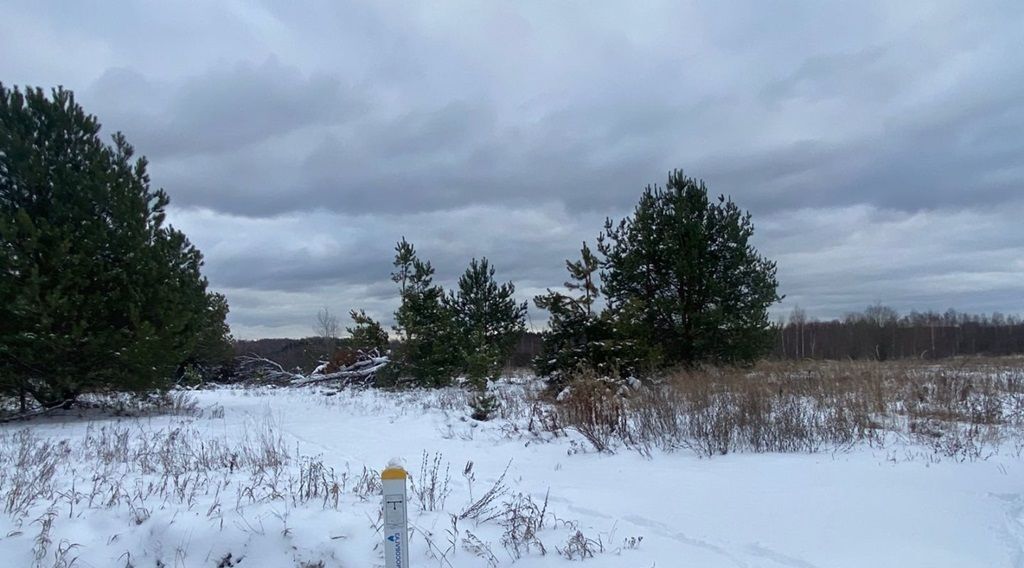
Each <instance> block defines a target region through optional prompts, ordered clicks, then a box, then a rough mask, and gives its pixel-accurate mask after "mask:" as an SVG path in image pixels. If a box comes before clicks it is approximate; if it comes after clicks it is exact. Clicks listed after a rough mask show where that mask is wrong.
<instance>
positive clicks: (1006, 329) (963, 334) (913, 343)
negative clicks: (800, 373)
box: [772, 304, 1024, 361]
mask: <svg viewBox="0 0 1024 568" xmlns="http://www.w3.org/2000/svg"><path fill="white" fill-rule="evenodd" d="M1018 353H1024V320H1022V319H1021V318H1020V317H1017V316H1014V315H1003V314H1000V313H998V312H997V313H993V314H991V315H986V314H968V313H963V312H957V311H956V310H952V309H950V310H948V311H946V312H944V313H937V312H917V311H912V312H910V313H908V314H905V315H900V314H899V313H898V312H897V311H896V310H895V309H893V308H891V307H888V306H883V305H880V304H876V305H873V306H869V307H868V308H866V309H865V310H864V311H863V312H858V313H850V314H847V315H846V316H844V317H843V318H842V319H833V320H828V321H818V320H815V319H808V317H807V315H806V312H805V311H804V310H802V309H800V308H799V307H797V308H794V309H793V311H792V312H791V313H790V314H789V316H788V317H785V318H782V319H780V320H779V321H778V322H777V324H776V326H775V345H774V347H773V349H772V356H773V357H776V358H781V359H875V360H881V361H885V360H889V359H903V358H911V357H912V358H921V359H938V358H944V357H958V356H964V355H1010V354H1018Z"/></svg>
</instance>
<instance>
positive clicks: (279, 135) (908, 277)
mask: <svg viewBox="0 0 1024 568" xmlns="http://www.w3.org/2000/svg"><path fill="white" fill-rule="evenodd" d="M1022 27H1024V5H1021V4H1020V3H1019V2H1010V1H1007V2H999V1H994V2H980V3H978V2H966V1H964V2H950V3H944V4H942V5H934V4H932V3H914V2H905V3H904V2H901V3H892V2H882V1H881V0H879V1H878V2H863V3H850V4H848V5H840V4H836V3H820V2H810V1H809V2H793V3H787V4H785V5H778V4H771V5H769V4H766V3H762V2H750V3H746V4H744V5H742V6H741V5H736V4H727V3H712V2H709V3H695V4H684V3H677V2H663V3H662V2H655V3H643V4H639V5H636V6H623V5H615V4H607V5H602V4H592V5H588V6H587V7H586V9H584V10H580V9H579V7H573V6H570V5H557V4H550V3H537V4H522V5H515V6H509V5H500V4H484V5H481V4H477V3H467V4H465V5H458V4H448V5H445V6H443V7H438V6H432V7H427V6H409V5H407V4H399V3H392V2H388V1H385V2H373V3H365V2H336V1H328V0H323V1H312V2H308V3H303V4H302V5H298V4H294V3H280V2H262V3H261V2H256V3H245V4H243V3H223V2H215V1H212V0H210V1H199V2H192V3H189V4H188V5H187V6H175V7H171V6H165V5H163V4H160V3H150V2H130V1H129V2H118V3H115V4H107V5H104V6H103V7H100V8H97V7H96V6H85V5H81V6H80V5H77V4H66V3H63V2H22V1H19V0H15V1H14V2H11V3H10V4H9V5H8V6H7V7H6V8H5V17H4V18H2V19H0V52H2V53H5V54H8V55H9V56H8V57H4V58H2V59H0V79H2V80H3V81H4V82H5V83H16V84H24V83H28V84H40V85H44V86H47V85H55V84H64V85H65V86H67V87H69V88H73V89H74V90H75V91H76V93H77V94H78V96H79V100H80V101H81V102H82V103H83V104H84V105H85V106H86V108H87V109H88V110H89V111H90V112H94V113H96V114H97V115H98V116H99V117H100V119H101V121H102V122H103V124H104V125H105V127H106V131H108V132H112V131H114V130H123V131H124V132H125V133H126V135H127V136H128V138H129V140H131V141H132V142H133V143H134V144H135V146H136V148H137V150H138V151H139V152H140V153H141V154H145V155H147V156H148V157H149V158H150V159H151V174H152V178H153V180H154V183H155V184H156V185H159V186H162V187H164V188H166V189H167V190H168V191H169V193H170V195H171V198H172V202H173V204H174V206H175V208H174V210H173V211H172V214H171V219H172V221H174V223H175V224H177V225H179V226H181V227H182V228H184V229H185V230H186V231H187V232H188V233H189V235H190V236H191V237H192V238H193V240H194V241H195V242H196V243H198V244H199V245H200V247H201V248H202V249H203V250H204V252H205V253H206V257H207V266H206V271H207V274H208V275H209V277H210V279H211V282H212V283H213V284H214V286H215V287H217V288H219V289H221V290H224V291H225V292H226V293H228V297H229V300H230V301H231V304H232V320H231V321H232V324H233V326H234V327H235V329H236V332H237V333H239V334H240V335H246V336H256V335H275V334H303V333H306V331H307V328H308V322H307V321H306V320H307V319H308V318H309V316H310V314H312V313H314V312H315V311H316V309H317V308H318V307H319V306H321V305H324V304H330V305H332V306H335V307H336V308H337V309H338V310H341V309H348V307H367V308H368V309H370V310H371V311H376V312H379V313H378V314H377V315H379V316H382V317H387V315H388V313H389V312H390V310H391V309H393V304H394V297H393V293H392V291H390V283H389V282H388V281H387V274H388V272H389V271H390V257H391V247H392V246H393V243H394V241H395V240H396V239H397V238H399V237H400V236H402V235H405V236H407V237H409V238H410V240H413V241H414V242H416V243H417V245H418V246H419V247H420V248H421V249H422V251H423V252H424V254H426V255H427V256H429V257H430V258H431V260H433V261H434V263H435V265H437V266H438V270H439V277H440V278H441V279H442V280H444V281H447V282H450V281H453V280H454V278H455V277H456V276H457V274H458V273H459V272H460V271H461V270H462V268H463V267H464V266H465V263H466V262H467V261H468V259H469V258H471V257H472V256H483V255H486V256H488V257H490V258H492V260H494V261H495V263H496V264H497V266H498V269H499V271H500V272H501V274H502V275H503V277H505V278H510V279H513V280H515V281H516V282H517V283H518V284H519V287H520V290H521V291H522V292H523V296H524V297H526V296H528V295H529V294H532V293H534V292H537V291H540V290H543V289H544V288H545V287H547V286H554V285H557V284H559V283H560V282H561V281H562V280H563V279H564V276H563V274H562V271H563V265H562V260H563V259H564V258H566V257H567V256H570V255H572V254H574V253H575V251H576V250H577V249H578V247H579V241H580V240H582V239H588V240H592V239H593V237H594V236H595V235H596V234H597V232H598V231H599V230H600V227H601V221H602V219H603V218H604V216H605V215H611V216H616V217H618V216H621V215H623V214H625V213H627V212H628V211H629V210H630V208H631V207H632V205H633V203H634V202H635V200H636V197H637V195H638V194H639V192H640V190H641V189H642V188H643V187H644V186H645V185H647V184H648V183H661V182H662V181H663V180H664V178H665V174H666V172H667V171H668V170H670V169H671V168H674V167H683V168H685V169H686V170H687V172H688V173H689V174H691V175H694V176H699V177H702V178H704V179H705V180H706V181H707V182H708V185H709V187H710V188H711V190H712V191H713V192H716V193H726V194H730V195H732V196H733V197H734V199H735V200H736V201H737V202H739V203H740V205H741V206H743V207H744V208H748V209H750V210H751V211H752V213H753V214H754V219H755V222H756V223H757V224H758V226H759V227H760V229H759V233H758V237H757V238H758V242H759V243H760V246H761V247H762V248H763V250H764V251H765V252H767V253H768V254H769V255H771V256H773V257H775V258H777V259H778V260H779V266H780V277H781V280H782V285H783V290H782V291H783V292H784V293H787V294H788V296H789V298H788V300H787V302H786V303H785V304H784V305H783V306H780V308H779V309H781V310H785V309H788V306H790V305H792V304H793V303H796V302H799V303H800V304H801V305H803V306H804V307H807V308H809V309H810V311H811V312H812V313H813V314H815V315H819V316H829V315H838V314H840V313H842V312H843V311H846V310H849V309H855V308H857V307H859V306H861V305H864V304H867V303H870V302H873V301H875V300H881V301H884V302H889V303H893V304H895V305H897V307H902V308H905V309H910V308H911V307H934V308H936V309H941V308H945V307H947V306H949V305H955V306H956V307H958V308H962V309H986V310H987V309H995V308H999V309H1002V310H1003V311H1011V312H1013V311H1018V312H1019V311H1021V309H1022V306H1021V303H1020V302H1021V300H1020V298H1021V297H1024V284H1020V282H1024V279H1022V278H1021V276H1024V274H1022V272H1024V267H1022V265H1021V262H1022V261H1021V258H1022V256H1024V255H1022V254H1021V247H1022V246H1024V242H1022V239H1021V232H1020V230H1019V229H1018V228H1017V223H1016V219H1019V213H1021V212H1022V211H1021V209H1020V208H1021V201H1022V199H1024V188H1022V184H1024V158H1022V156H1024V138H1022V136H1021V134H1020V133H1021V132H1024V103H1021V102H1020V101H1022V100H1024V96H1022V95H1024V80H1022V79H1021V78H1022V77H1024V60H1022V59H1021V58H1020V57H1019V56H1018V55H1017V52H1018V51H1019V46H1020V29H1022ZM29 46H31V47H29ZM533 315H534V316H535V320H540V323H542V318H543V315H542V314H533Z"/></svg>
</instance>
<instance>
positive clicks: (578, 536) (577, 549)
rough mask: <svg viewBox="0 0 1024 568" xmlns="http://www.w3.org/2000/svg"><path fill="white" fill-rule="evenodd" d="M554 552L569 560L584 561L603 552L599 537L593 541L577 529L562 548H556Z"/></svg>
mask: <svg viewBox="0 0 1024 568" xmlns="http://www.w3.org/2000/svg"><path fill="white" fill-rule="evenodd" d="M555 550H557V551H558V553H559V554H561V555H562V556H564V557H566V558H567V559H569V560H586V559H587V558H593V557H594V555H595V554H598V553H602V552H604V543H603V542H601V537H600V536H598V537H597V538H596V539H593V538H590V537H588V536H587V535H585V534H583V531H581V530H578V529H577V530H576V531H575V532H574V533H573V534H572V536H570V537H569V539H568V540H567V541H566V542H565V545H564V546H561V547H557V546H556V547H555Z"/></svg>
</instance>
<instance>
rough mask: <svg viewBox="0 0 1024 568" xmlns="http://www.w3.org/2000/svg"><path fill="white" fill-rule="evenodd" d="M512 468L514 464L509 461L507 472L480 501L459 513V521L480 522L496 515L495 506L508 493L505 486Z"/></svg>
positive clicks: (502, 474)
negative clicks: (472, 520)
mask: <svg viewBox="0 0 1024 568" xmlns="http://www.w3.org/2000/svg"><path fill="white" fill-rule="evenodd" d="M510 467H512V462H511V461H509V462H508V465H506V466H505V471H503V472H501V475H500V476H498V479H497V480H496V481H495V482H494V485H492V486H491V488H490V489H488V490H487V491H486V492H485V493H484V494H483V495H482V496H481V497H480V498H479V499H477V500H476V501H473V502H472V503H470V504H469V505H467V506H466V508H465V509H463V510H462V512H461V513H459V520H460V521H461V520H465V519H474V520H476V521H480V520H481V519H488V518H491V517H492V515H493V513H494V508H495V504H496V502H497V500H498V499H500V498H501V497H502V496H504V495H505V494H506V493H508V488H507V487H506V486H505V476H506V475H508V468H510Z"/></svg>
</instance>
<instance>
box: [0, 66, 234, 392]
mask: <svg viewBox="0 0 1024 568" xmlns="http://www.w3.org/2000/svg"><path fill="white" fill-rule="evenodd" d="M99 132H100V124H99V122H98V121H97V120H96V118H95V117H94V116H91V115H88V114H86V113H85V111H84V110H83V109H82V108H81V107H80V106H79V105H78V104H77V103H76V102H75V98H74V96H73V94H72V93H71V92H69V91H66V90H64V89H56V90H54V91H52V93H51V94H50V96H47V95H46V93H44V92H43V91H42V90H41V89H25V90H24V91H23V92H22V91H20V90H19V89H17V88H15V89H8V88H5V87H4V86H3V85H2V84H0V380H2V382H3V387H4V388H5V390H7V391H8V392H17V393H21V394H25V393H27V394H29V395H31V396H32V397H34V398H35V399H36V400H37V401H38V402H39V403H41V404H43V405H53V404H57V403H64V404H68V403H70V401H73V400H74V399H75V398H76V397H77V396H78V395H79V394H81V393H84V392H90V391H103V390H147V389H150V388H154V387H163V386H166V385H167V384H168V382H169V380H170V379H171V378H172V377H173V375H174V374H175V372H176V371H177V370H178V369H180V367H181V366H182V365H184V364H186V363H188V362H190V361H192V362H194V361H196V360H198V359H203V358H208V357H212V356H214V355H213V354H217V356H223V354H224V353H225V351H226V350H225V345H226V343H225V342H226V340H227V327H226V325H225V324H224V317H225V315H226V313H227V303H226V302H225V301H224V298H223V297H222V296H219V295H216V294H212V293H209V292H208V291H207V289H206V288H207V283H206V280H205V279H204V278H203V277H202V275H201V274H200V267H201V266H202V255H201V254H200V252H199V251H198V250H197V249H196V248H195V247H194V246H192V244H191V243H189V241H188V239H187V238H186V237H185V235H184V234H182V233H181V232H180V231H177V230H175V229H173V228H171V227H169V226H166V225H165V222H164V221H165V208H166V207H167V204H168V198H167V194H166V193H165V192H164V191H163V190H160V189H157V190H153V189H151V188H150V185H149V176H148V175H147V173H146V160H145V158H139V159H135V158H134V151H133V149H132V147H131V145H129V144H128V142H127V141H126V140H125V138H124V136H122V135H121V134H120V133H117V134H115V135H114V136H113V140H112V142H113V143H112V144H109V145H108V144H106V143H104V142H103V140H102V139H101V138H100V135H99Z"/></svg>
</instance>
